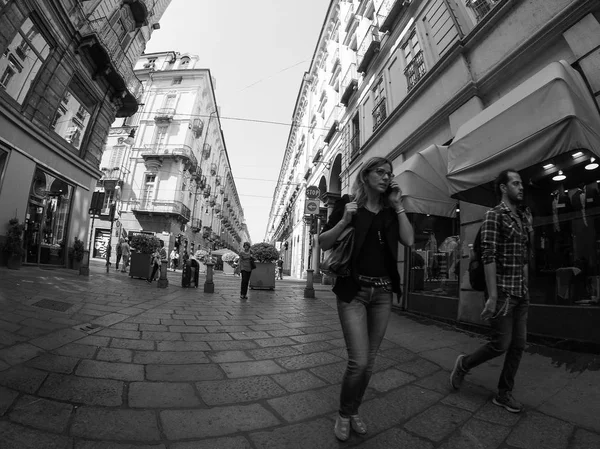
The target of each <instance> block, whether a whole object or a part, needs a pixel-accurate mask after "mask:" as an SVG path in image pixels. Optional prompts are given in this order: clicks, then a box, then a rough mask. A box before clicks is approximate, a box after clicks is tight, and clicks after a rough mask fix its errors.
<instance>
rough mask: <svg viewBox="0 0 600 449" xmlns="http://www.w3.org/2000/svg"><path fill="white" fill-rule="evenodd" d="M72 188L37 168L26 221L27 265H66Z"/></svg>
mask: <svg viewBox="0 0 600 449" xmlns="http://www.w3.org/2000/svg"><path fill="white" fill-rule="evenodd" d="M72 197H73V186H71V185H69V184H67V183H66V182H65V181H63V180H62V179H59V178H57V177H55V176H54V175H51V174H50V173H48V172H46V171H44V170H42V169H40V168H38V169H37V170H36V171H35V175H34V177H33V181H32V183H31V191H30V194H29V203H28V205H27V216H26V220H25V234H24V244H25V250H26V255H25V262H26V263H36V264H37V263H39V264H48V265H65V264H66V248H68V246H69V244H68V243H69V242H67V231H68V230H67V224H68V223H69V215H70V210H71V199H72Z"/></svg>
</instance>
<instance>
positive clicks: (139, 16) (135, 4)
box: [123, 0, 149, 28]
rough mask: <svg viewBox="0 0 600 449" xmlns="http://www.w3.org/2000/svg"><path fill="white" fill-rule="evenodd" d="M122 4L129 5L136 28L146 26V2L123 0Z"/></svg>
mask: <svg viewBox="0 0 600 449" xmlns="http://www.w3.org/2000/svg"><path fill="white" fill-rule="evenodd" d="M123 3H125V4H126V5H127V4H128V5H129V8H130V9H131V15H132V16H133V19H134V20H135V26H136V28H141V27H143V26H145V25H148V15H149V12H148V5H147V4H146V3H147V0H123Z"/></svg>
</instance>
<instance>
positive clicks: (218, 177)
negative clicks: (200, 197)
mask: <svg viewBox="0 0 600 449" xmlns="http://www.w3.org/2000/svg"><path fill="white" fill-rule="evenodd" d="M220 185H221V175H217V176H215V186H220ZM221 190H223V189H221Z"/></svg>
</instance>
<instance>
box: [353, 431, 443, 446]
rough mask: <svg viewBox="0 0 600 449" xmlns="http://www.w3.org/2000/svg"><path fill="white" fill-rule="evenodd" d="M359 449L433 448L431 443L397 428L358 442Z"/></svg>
mask: <svg viewBox="0 0 600 449" xmlns="http://www.w3.org/2000/svg"><path fill="white" fill-rule="evenodd" d="M360 447H361V449H389V448H402V449H433V444H431V443H430V442H429V441H427V440H423V439H421V438H418V437H416V436H414V435H410V434H409V433H407V432H406V431H404V430H402V429H398V428H393V429H390V430H388V431H386V432H383V433H380V434H379V435H377V436H376V437H375V438H370V439H369V440H367V441H365V442H363V443H361V444H360Z"/></svg>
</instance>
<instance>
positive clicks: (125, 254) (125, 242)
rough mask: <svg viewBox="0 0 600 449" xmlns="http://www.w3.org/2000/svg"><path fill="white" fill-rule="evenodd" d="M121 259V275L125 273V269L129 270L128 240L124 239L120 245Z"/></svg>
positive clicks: (129, 251)
mask: <svg viewBox="0 0 600 449" xmlns="http://www.w3.org/2000/svg"><path fill="white" fill-rule="evenodd" d="M121 257H122V258H123V264H122V265H121V273H125V272H127V268H129V258H130V257H131V247H130V246H129V239H128V238H125V239H124V240H123V243H121Z"/></svg>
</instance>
